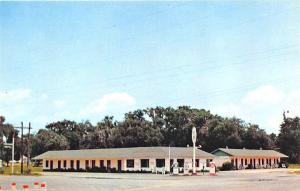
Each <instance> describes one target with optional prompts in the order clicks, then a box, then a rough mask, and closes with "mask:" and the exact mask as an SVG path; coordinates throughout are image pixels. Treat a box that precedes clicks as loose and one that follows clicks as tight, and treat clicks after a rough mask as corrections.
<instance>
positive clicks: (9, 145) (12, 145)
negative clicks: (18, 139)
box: [3, 133, 15, 174]
mask: <svg viewBox="0 0 300 191" xmlns="http://www.w3.org/2000/svg"><path fill="white" fill-rule="evenodd" d="M3 144H4V148H8V147H11V150H12V151H11V159H12V161H11V173H12V174H13V173H14V153H15V134H14V133H13V137H12V143H7V138H6V137H5V136H4V135H3Z"/></svg>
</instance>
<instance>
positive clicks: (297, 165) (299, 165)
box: [288, 164, 300, 169]
mask: <svg viewBox="0 0 300 191" xmlns="http://www.w3.org/2000/svg"><path fill="white" fill-rule="evenodd" d="M288 168H293V169H295V168H297V169H300V164H289V167H288Z"/></svg>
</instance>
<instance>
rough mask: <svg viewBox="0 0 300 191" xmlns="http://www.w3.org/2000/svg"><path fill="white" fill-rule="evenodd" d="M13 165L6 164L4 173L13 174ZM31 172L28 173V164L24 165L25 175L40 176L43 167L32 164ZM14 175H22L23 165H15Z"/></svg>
mask: <svg viewBox="0 0 300 191" xmlns="http://www.w3.org/2000/svg"><path fill="white" fill-rule="evenodd" d="M11 168H12V167H11V166H9V167H7V166H4V175H12V173H11ZM30 169H31V173H28V169H27V165H26V164H24V166H23V172H24V173H23V174H24V175H34V176H39V175H41V172H42V171H43V168H42V167H33V166H30ZM14 175H21V165H20V164H15V165H14Z"/></svg>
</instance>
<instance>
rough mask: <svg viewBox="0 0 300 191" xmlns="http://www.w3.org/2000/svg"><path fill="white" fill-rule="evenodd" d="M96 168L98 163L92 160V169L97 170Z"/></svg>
mask: <svg viewBox="0 0 300 191" xmlns="http://www.w3.org/2000/svg"><path fill="white" fill-rule="evenodd" d="M95 166H96V161H95V160H92V168H95Z"/></svg>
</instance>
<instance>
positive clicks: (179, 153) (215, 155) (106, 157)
mask: <svg viewBox="0 0 300 191" xmlns="http://www.w3.org/2000/svg"><path fill="white" fill-rule="evenodd" d="M286 157H287V156H286V155H284V154H282V153H279V152H277V151H274V150H249V149H228V148H219V149H217V150H215V151H213V152H212V153H207V152H205V151H202V150H200V149H196V169H197V170H198V171H200V170H208V169H209V163H210V162H212V161H213V162H215V163H216V166H222V164H223V163H224V162H231V163H232V164H233V165H234V166H235V168H236V169H244V168H246V167H247V166H248V165H249V164H250V165H252V167H253V168H268V167H277V164H278V163H279V162H280V161H281V159H282V158H286ZM34 159H35V160H43V169H44V170H54V169H58V170H59V169H75V170H78V169H83V170H85V169H87V168H94V167H100V168H101V167H102V168H107V169H110V168H115V169H116V170H117V171H152V172H155V171H156V170H158V171H161V170H162V169H164V170H165V171H171V170H172V168H171V167H172V165H173V164H174V162H177V163H178V167H179V168H180V169H181V170H182V169H183V168H188V169H189V170H191V169H192V168H193V148H191V147H133V148H114V149H85V150H66V151H48V152H46V153H43V154H41V155H39V156H37V157H35V158H34Z"/></svg>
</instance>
